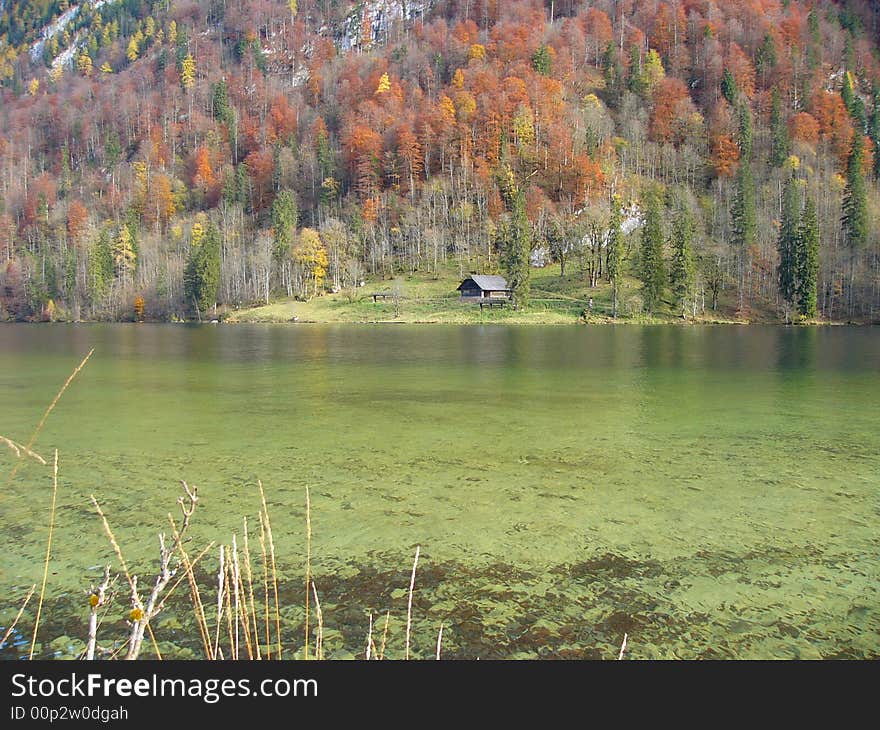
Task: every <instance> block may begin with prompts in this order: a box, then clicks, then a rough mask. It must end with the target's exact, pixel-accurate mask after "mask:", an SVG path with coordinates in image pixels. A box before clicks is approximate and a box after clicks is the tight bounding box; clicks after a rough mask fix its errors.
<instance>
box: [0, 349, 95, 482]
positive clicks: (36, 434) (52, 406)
mask: <svg viewBox="0 0 880 730" xmlns="http://www.w3.org/2000/svg"><path fill="white" fill-rule="evenodd" d="M94 351H95V349H94V348H92V349H91V350H89V354H88V355H86V356H85V357H84V358H83V360H82V362H81V363H80V364H79V365H77V366H76V368H75V369H74V371H73V372H72V373H71V374H70V376H69V377H68V378H67V380H66V381H65V382H64V385H62V386H61V390H59V391H58V393H57V395H56V396H55V397H54V398H53V399H52V402H51V403H50V404H49V407H48V408H47V409H46V412H45V413H43V417H42V418H41V419H40V422H39V423H38V424H37V427H36V428H35V429H34V432H33V433H32V434H31V437H30V439H29V440H28V442H27V446H25V447H24V450H25V451H27V452H30V450H31V448H33V445H34V444H35V443H36V441H37V438H38V437H39V435H40V431H42V430H43V426H44V425H45V424H46V419H47V418H48V417H49V414H50V413H51V412H52V411H53V410H54V409H55V406H56V405H57V404H58V401H59V400H61V396H62V395H64V391H65V390H67V389H68V387H70V384H71V383H72V382H73V379H74V378H75V377H76V376H77V375H78V374H79V371H80V370H82V369H83V368H84V367H85V365H86V363H87V362H88V361H89V358H90V357H91V356H92V353H93V352H94ZM43 463H45V462H43ZM20 465H21V462H19V463H18V464H16V465H15V466H14V467H13V469H12V471H11V472H10V474H9V478H8V479H7V480H6V486H7V487H8V486H9V485H10V484H12V480H13V479H15V475H16V474H18V468H19V466H20Z"/></svg>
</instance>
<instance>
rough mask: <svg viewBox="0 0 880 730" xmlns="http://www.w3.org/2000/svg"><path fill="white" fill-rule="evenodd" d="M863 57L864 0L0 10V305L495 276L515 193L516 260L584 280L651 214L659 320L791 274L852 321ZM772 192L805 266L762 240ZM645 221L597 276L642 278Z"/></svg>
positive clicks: (770, 292) (88, 303)
mask: <svg viewBox="0 0 880 730" xmlns="http://www.w3.org/2000/svg"><path fill="white" fill-rule="evenodd" d="M877 39H878V8H877V4H876V3H875V4H870V3H865V2H849V3H842V4H841V3H835V2H829V1H827V0H823V1H822V2H813V3H806V2H797V1H796V0H791V1H790V2H784V3H783V2H776V1H775V0H774V1H768V2H758V1H751V2H745V1H741V2H731V3H723V4H722V3H714V2H710V1H709V0H685V1H681V0H676V1H673V2H668V3H667V2H649V3H636V2H612V1H611V0H605V1H599V2H586V3H584V2H552V3H551V2H548V3H540V2H527V1H524V0H521V1H519V2H504V3H502V2H497V1H493V0H482V1H478V2H467V3H465V2H439V1H438V2H427V1H425V2H396V1H394V0H381V1H379V0H375V1H372V2H362V3H327V2H320V1H318V2H306V1H305V0H299V2H290V3H289V2H273V1H270V0H260V1H257V0H239V1H238V2H226V3H218V2H205V1H199V2H195V1H190V2H166V1H165V0H162V2H154V3H150V2H147V1H146V0H144V1H143V2H137V1H135V0H124V1H123V2H112V0H111V1H110V2H106V3H95V4H86V3H83V4H81V5H74V6H70V7H68V6H67V5H66V4H59V3H53V4H47V3H40V2H33V1H28V2H12V0H7V3H6V6H5V7H4V9H3V15H2V18H0V81H2V84H3V87H2V110H0V165H2V177H0V198H2V208H0V257H2V258H0V278H2V280H0V306H2V308H3V312H5V313H6V315H8V316H15V317H19V318H26V317H40V316H62V315H63V316H71V317H90V318H107V317H110V318H126V317H131V316H133V313H134V311H135V301H136V300H137V299H138V298H143V300H144V302H145V311H146V315H147V316H149V317H154V318H166V317H170V316H192V315H193V314H194V306H195V305H194V298H193V294H194V293H195V294H197V295H198V296H197V297H196V299H197V300H198V302H202V303H204V302H207V301H209V300H210V301H211V302H213V301H217V302H220V303H221V304H226V305H230V306H238V305H243V304H247V303H251V302H258V301H267V300H268V299H269V298H270V297H272V296H273V295H276V294H286V295H297V296H303V297H305V296H314V295H315V294H320V292H321V291H323V290H325V288H334V289H338V288H342V287H346V286H349V285H351V284H352V283H353V282H357V281H360V280H361V278H362V277H363V276H364V275H367V274H369V275H377V276H391V275H393V274H394V273H395V272H397V271H421V272H425V273H430V272H432V271H435V270H437V269H438V268H442V267H443V266H445V265H447V263H451V262H452V261H456V262H458V263H459V265H460V266H461V267H462V269H463V270H470V269H473V270H483V269H485V270H490V269H491V270H494V269H496V268H498V267H499V265H503V263H504V261H506V260H510V256H509V253H510V250H511V249H510V247H511V245H512V243H511V241H512V238H511V233H510V232H511V230H512V228H511V225H512V221H513V220H514V219H515V215H513V213H514V211H515V209H516V205H517V203H516V201H517V200H520V199H521V201H522V206H523V209H524V212H525V217H526V218H527V221H528V232H527V233H528V240H529V246H530V248H531V249H532V251H533V259H541V258H543V259H545V260H546V259H549V258H553V259H555V260H559V259H560V258H564V259H566V260H567V261H568V262H569V265H568V269H567V271H568V276H569V277H579V278H580V279H581V280H584V281H589V282H590V283H592V284H595V285H597V286H602V285H603V282H604V281H606V280H607V279H608V278H609V274H608V271H609V261H608V246H607V245H606V244H607V241H608V235H607V230H608V227H609V224H610V222H611V220H610V218H611V214H612V207H613V206H612V202H613V201H614V200H616V199H618V198H616V197H615V196H618V197H619V200H620V202H621V203H622V204H632V205H635V206H636V207H640V208H644V207H645V206H646V201H647V200H648V199H649V198H651V197H652V196H653V197H657V198H658V200H659V204H658V208H657V210H658V214H659V216H660V223H659V234H658V235H660V236H662V238H663V240H662V241H661V242H660V243H661V245H660V249H659V250H660V261H661V263H663V262H664V261H665V266H664V270H669V271H670V272H672V274H673V278H672V280H669V277H666V279H665V280H664V281H665V286H662V287H661V289H662V296H661V298H660V302H659V304H658V305H655V306H659V307H660V309H661V310H664V311H670V312H674V311H676V308H681V309H687V307H684V306H683V303H682V300H683V298H684V299H687V300H688V301H691V300H694V301H696V300H699V301H700V302H701V303H702V302H708V305H707V306H711V305H712V302H713V301H717V302H718V306H720V307H722V308H723V307H728V308H730V309H731V310H736V311H737V312H738V313H739V315H740V316H745V317H748V316H750V313H752V312H755V311H761V312H769V313H770V314H771V315H772V316H778V317H780V318H783V317H785V318H788V317H796V316H798V313H799V312H800V311H806V310H805V309H804V307H805V306H807V305H803V304H802V301H801V300H802V298H803V297H802V296H801V295H800V294H798V295H795V294H792V293H791V292H790V291H788V290H787V289H786V288H785V286H780V281H781V279H780V270H781V269H780V266H781V267H782V270H783V274H784V269H785V267H786V265H787V264H786V261H788V260H789V258H790V259H791V261H792V262H794V263H793V264H792V266H793V267H794V268H793V269H792V271H794V274H792V275H793V276H794V277H795V284H794V286H795V288H798V287H799V289H798V290H799V291H800V290H803V291H807V290H809V289H811V288H812V289H813V290H814V296H815V298H816V302H817V305H818V310H819V312H818V313H819V314H820V315H821V316H825V317H828V318H835V319H873V318H876V316H877V311H878V309H880V285H878V268H880V255H878V254H880V241H878V233H877V231H878V226H877V222H878V215H880V211H878V203H877V200H878V196H877V195H876V193H877V172H878V169H877V168H878V164H877V160H876V159H875V155H874V149H875V147H876V146H877V144H878V141H880V61H878V46H877ZM858 148H860V151H859V150H858ZM792 180H793V182H792V183H791V184H792V185H794V188H793V190H795V191H796V197H797V199H798V205H797V206H796V208H797V209H796V210H794V209H792V210H793V212H792V211H789V212H790V213H791V214H792V215H794V216H795V218H796V221H795V225H794V228H793V229H792V230H795V229H798V226H801V227H802V224H803V221H804V220H805V218H806V216H807V213H806V207H805V206H806V201H807V200H809V201H810V202H811V204H812V205H813V206H814V207H815V210H816V217H817V233H818V258H817V263H816V266H817V268H816V270H815V271H812V269H811V267H812V266H813V264H811V263H810V261H812V259H811V258H810V257H809V256H808V255H807V253H806V248H805V246H806V243H804V242H805V241H806V240H807V239H806V238H805V237H804V236H796V237H794V238H793V239H792V243H791V246H792V247H793V248H792V253H791V256H788V254H787V253H786V252H787V251H788V249H787V248H786V246H787V245H788V244H786V243H785V241H784V240H783V238H784V236H781V234H780V230H788V229H786V226H785V225H784V224H785V221H784V220H783V217H784V216H783V212H784V211H783V207H784V206H783V202H784V197H785V195H784V193H785V189H786V188H787V187H788V183H789V181H792ZM615 205H616V203H615ZM683 210H687V211H689V212H690V218H691V219H692V220H693V224H694V228H693V235H692V236H691V240H690V241H689V243H688V250H689V256H690V258H691V259H692V260H693V265H692V266H691V268H690V269H688V267H687V266H685V267H684V268H682V266H677V265H674V264H675V257H676V247H675V240H674V234H675V230H676V229H675V226H674V225H673V223H674V221H675V220H678V219H679V218H680V217H681V213H682V211H683ZM642 230H643V229H642V228H638V229H636V230H635V231H631V232H627V233H626V234H624V236H623V244H624V245H623V249H622V250H623V251H624V256H623V259H622V263H621V265H622V266H623V270H624V273H627V274H633V275H644V276H649V275H651V274H652V272H645V271H644V269H645V267H646V266H647V265H648V264H647V263H646V261H648V260H647V259H646V258H645V256H642V255H640V251H641V249H642V248H643V246H642V244H643V241H642V239H643V238H644V236H643V234H642ZM652 230H653V229H652ZM215 239H216V242H217V245H216V247H214V245H213V242H214V241H215ZM206 242H207V243H206ZM535 252H538V254H539V255H537V256H535V255H534V253H535ZM212 257H216V258H217V259H218V262H217V266H216V267H215V266H213V265H208V264H211V259H212ZM681 260H684V259H681ZM688 260H690V259H688ZM611 268H613V266H612V267H611ZM811 271H812V273H811ZM211 272H216V273H211ZM653 273H656V272H653ZM676 277H678V278H676ZM783 278H785V277H784V276H783ZM661 283H662V282H661ZM626 304H627V307H626V308H625V309H626V311H637V310H638V309H640V308H641V307H643V306H645V302H643V301H641V299H640V298H639V297H638V296H635V295H634V296H633V297H632V299H631V300H630V301H628V302H627V303H626ZM701 306H702V304H701ZM807 309H809V307H808V306H807ZM0 314H2V312H0Z"/></svg>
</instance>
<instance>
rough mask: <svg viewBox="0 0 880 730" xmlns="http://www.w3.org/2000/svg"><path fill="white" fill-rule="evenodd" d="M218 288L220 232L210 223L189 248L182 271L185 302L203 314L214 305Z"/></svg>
mask: <svg viewBox="0 0 880 730" xmlns="http://www.w3.org/2000/svg"><path fill="white" fill-rule="evenodd" d="M219 286H220V232H219V231H218V230H217V226H216V225H214V223H213V221H212V222H210V223H208V225H207V226H206V228H205V231H204V234H203V235H202V236H201V238H200V240H198V242H194V243H193V246H192V247H191V248H190V252H189V258H188V259H187V262H186V268H185V269H184V271H183V291H184V294H185V295H186V299H187V301H188V302H190V303H192V304H193V305H194V307H195V308H196V309H197V310H198V312H204V311H205V310H207V309H208V308H209V307H211V306H213V305H214V304H216V302H217V290H218V288H219ZM198 312H197V314H198Z"/></svg>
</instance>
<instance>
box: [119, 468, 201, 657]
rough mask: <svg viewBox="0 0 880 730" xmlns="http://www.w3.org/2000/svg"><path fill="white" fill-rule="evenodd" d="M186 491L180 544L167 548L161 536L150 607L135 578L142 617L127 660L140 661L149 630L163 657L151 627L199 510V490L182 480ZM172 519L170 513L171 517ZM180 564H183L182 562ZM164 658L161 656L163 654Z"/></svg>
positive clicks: (135, 619) (136, 607) (136, 606)
mask: <svg viewBox="0 0 880 730" xmlns="http://www.w3.org/2000/svg"><path fill="white" fill-rule="evenodd" d="M181 484H182V485H183V490H184V492H185V493H186V498H184V497H178V498H177V503H178V504H179V505H180V509H181V511H182V512H183V521H182V523H181V527H180V532H178V533H177V535H176V541H175V542H174V543H173V544H172V546H171V547H170V548H166V547H165V534H164V533H159V573H158V575H157V576H156V580H155V582H154V583H153V590H152V591H150V595H149V597H148V598H147V602H146V604H144V603H143V601H142V600H141V597H140V595H139V594H138V592H137V586H136V581H137V579H136V578H135V579H134V580H133V584H132V591H131V593H132V595H131V602H132V611H133V612H134V611H138V612H139V615H137V616H136V615H134V613H133V614H132V617H131V620H132V630H131V641H130V642H129V645H128V654H127V655H126V657H125V658H126V659H127V660H129V661H133V660H135V659H137V658H138V656H139V654H140V651H141V645H142V644H143V640H144V631H149V634H150V638H151V640H152V642H153V646H154V648H155V650H156V653H157V654H159V645H158V644H157V643H156V637H155V636H154V635H153V630H152V628H151V627H150V621H152V620H153V618H155V616H156V614H158V612H159V610H160V609H159V608H158V605H161V602H160V601H159V597H160V596H161V595H162V592H163V591H164V590H165V589H166V588H167V587H168V583H170V582H171V579H172V578H173V577H174V574H175V573H176V572H177V567H175V568H173V569H172V567H171V559H172V557H174V553H175V551H176V550H177V549H178V548H180V547H181V542H182V540H183V535H184V534H185V533H186V530H187V528H188V527H189V522H190V518H191V517H192V515H193V513H194V512H195V509H196V504H197V503H198V496H197V495H198V488H197V487H193V488H192V489H190V488H189V486H188V485H187V483H186V482H185V481H182V482H181ZM169 517H170V514H169ZM178 564H179V561H178ZM159 655H160V656H161V654H159Z"/></svg>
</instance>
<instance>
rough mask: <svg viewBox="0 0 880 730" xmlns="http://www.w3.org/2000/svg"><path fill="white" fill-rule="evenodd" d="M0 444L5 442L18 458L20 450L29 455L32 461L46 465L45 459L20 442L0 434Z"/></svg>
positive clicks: (20, 453)
mask: <svg viewBox="0 0 880 730" xmlns="http://www.w3.org/2000/svg"><path fill="white" fill-rule="evenodd" d="M0 444H6V445H7V446H8V447H9V448H10V449H12V451H14V452H15V455H16V456H17V457H18V458H19V459H20V458H21V455H22V452H24V455H25V456H30V457H31V458H32V459H33V460H34V461H38V462H40V463H41V464H42V465H43V466H46V460H45V459H44V458H43V457H42V456H40V455H39V454H37V453H36V452H33V451H31V450H30V449H29V448H28V447H27V446H23V445H22V444H17V443H15V441H13V440H12V439H8V438H6V437H5V436H0Z"/></svg>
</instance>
